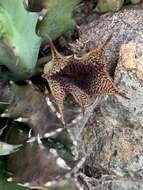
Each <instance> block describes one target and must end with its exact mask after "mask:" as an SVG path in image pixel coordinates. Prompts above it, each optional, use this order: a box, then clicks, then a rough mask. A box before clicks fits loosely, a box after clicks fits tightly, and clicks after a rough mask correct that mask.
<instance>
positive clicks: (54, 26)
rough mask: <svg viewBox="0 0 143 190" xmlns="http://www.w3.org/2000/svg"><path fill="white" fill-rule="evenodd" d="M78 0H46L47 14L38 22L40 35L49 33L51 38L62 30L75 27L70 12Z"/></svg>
mask: <svg viewBox="0 0 143 190" xmlns="http://www.w3.org/2000/svg"><path fill="white" fill-rule="evenodd" d="M79 2H80V0H70V1H69V0H54V1H53V0H47V15H46V17H44V19H43V20H42V21H40V22H39V23H38V26H37V30H38V33H39V34H40V35H41V36H44V37H45V36H47V35H49V36H50V38H52V39H53V40H54V39H56V38H57V37H59V36H60V35H61V34H63V33H64V32H66V31H68V30H71V29H74V28H75V25H76V24H75V21H74V20H73V19H72V12H73V10H74V8H75V6H76V5H77V4H78V3H79Z"/></svg>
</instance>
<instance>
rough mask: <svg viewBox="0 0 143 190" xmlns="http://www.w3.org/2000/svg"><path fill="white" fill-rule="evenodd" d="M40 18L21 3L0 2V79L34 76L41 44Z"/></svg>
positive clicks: (13, 1)
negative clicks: (38, 31)
mask: <svg viewBox="0 0 143 190" xmlns="http://www.w3.org/2000/svg"><path fill="white" fill-rule="evenodd" d="M37 19H38V15H37V14H36V13H29V12H27V11H26V10H25V9H24V6H23V3H22V0H5V1H3V0H0V35H1V39H0V78H2V79H3V78H4V79H13V80H23V79H27V78H28V77H30V76H31V75H32V74H33V73H34V70H35V65H36V62H37V57H38V52H39V47H40V44H41V38H40V37H38V36H37V35H36V33H35V27H36V24H37Z"/></svg>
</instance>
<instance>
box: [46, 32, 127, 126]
mask: <svg viewBox="0 0 143 190" xmlns="http://www.w3.org/2000/svg"><path fill="white" fill-rule="evenodd" d="M110 39H111V35H110V36H109V38H108V39H107V40H106V42H105V43H104V44H103V45H101V46H100V47H98V48H96V49H94V50H92V51H90V52H88V53H86V54H85V55H83V56H82V57H77V56H75V55H72V56H62V55H61V54H60V53H59V52H58V51H57V50H56V48H55V47H54V45H53V43H52V42H51V41H50V47H51V51H52V68H51V69H50V70H49V71H48V72H47V73H46V74H44V78H45V79H47V81H48V83H49V86H50V89H51V92H52V94H53V96H54V98H55V100H56V102H57V105H58V108H59V112H60V114H61V117H62V122H63V123H65V122H64V117H63V109H64V106H63V104H64V98H65V96H66V94H71V95H72V96H73V97H74V99H75V100H76V102H77V103H78V104H79V105H80V106H81V108H82V112H83V113H84V110H85V106H88V105H89V102H90V100H91V98H92V97H94V96H98V95H111V94H117V95H119V96H122V97H124V98H127V97H126V96H125V94H124V93H122V92H120V91H119V90H118V89H117V87H116V86H115V85H114V83H113V81H112V79H111V77H110V76H109V74H108V72H107V70H106V64H105V63H104V62H105V61H104V51H105V48H106V46H107V44H108V42H109V41H110Z"/></svg>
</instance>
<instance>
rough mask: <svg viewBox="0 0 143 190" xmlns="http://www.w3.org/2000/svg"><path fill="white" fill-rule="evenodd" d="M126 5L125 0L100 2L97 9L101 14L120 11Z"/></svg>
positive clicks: (103, 0)
mask: <svg viewBox="0 0 143 190" xmlns="http://www.w3.org/2000/svg"><path fill="white" fill-rule="evenodd" d="M123 3H124V0H99V1H98V3H97V9H98V10H99V12H101V13H104V12H115V11H118V10H119V9H120V8H121V7H122V5H123Z"/></svg>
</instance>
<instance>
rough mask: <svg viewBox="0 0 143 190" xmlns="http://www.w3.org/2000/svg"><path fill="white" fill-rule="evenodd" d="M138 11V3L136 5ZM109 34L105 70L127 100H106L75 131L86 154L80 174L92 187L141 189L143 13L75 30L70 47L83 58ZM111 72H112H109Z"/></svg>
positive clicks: (129, 12) (105, 18)
mask: <svg viewBox="0 0 143 190" xmlns="http://www.w3.org/2000/svg"><path fill="white" fill-rule="evenodd" d="M140 7H142V5H140ZM110 33H112V35H113V38H112V39H111V42H110V44H109V47H108V48H107V51H106V57H107V67H108V70H109V71H110V73H111V74H112V76H114V81H115V83H116V84H117V85H118V88H119V89H120V90H121V91H124V92H125V93H126V95H127V96H128V97H129V98H130V99H129V100H127V99H124V98H121V97H117V96H109V97H104V98H102V101H100V103H99V104H98V106H97V105H96V106H95V107H94V112H93V114H90V119H89V120H88V119H87V121H88V122H87V123H85V125H86V126H85V127H83V126H82V128H81V127H80V128H78V126H79V123H81V122H82V119H81V120H80V121H79V123H77V125H76V126H77V127H76V128H75V129H74V132H75V131H76V130H78V132H79V131H80V134H81V135H80V137H78V145H79V150H80V152H81V153H82V154H83V155H84V156H85V163H84V166H83V172H84V173H85V174H86V175H87V176H88V177H92V178H94V180H93V179H92V182H93V184H94V185H95V184H97V186H96V185H95V187H96V188H95V187H93V185H92V188H93V189H96V190H97V189H98V190H99V189H100V190H101V189H107V190H109V189H112V190H129V189H136V190H141V189H143V98H142V96H143V62H142V60H143V59H142V58H143V9H142V8H139V7H136V8H125V9H123V10H121V11H119V12H117V13H114V14H104V15H102V16H100V18H99V19H98V20H94V21H93V22H91V23H89V24H87V25H83V26H81V28H80V38H79V40H78V41H77V42H76V43H75V44H74V45H73V46H74V51H75V52H80V53H81V54H83V53H84V52H86V51H88V50H89V49H93V48H95V47H96V46H97V45H98V44H100V43H102V41H103V42H104V40H105V39H106V38H107V36H109V35H110ZM115 67H116V69H115V72H114V68H115Z"/></svg>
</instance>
